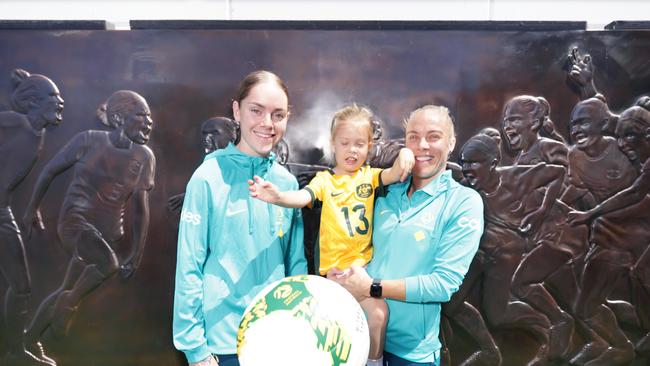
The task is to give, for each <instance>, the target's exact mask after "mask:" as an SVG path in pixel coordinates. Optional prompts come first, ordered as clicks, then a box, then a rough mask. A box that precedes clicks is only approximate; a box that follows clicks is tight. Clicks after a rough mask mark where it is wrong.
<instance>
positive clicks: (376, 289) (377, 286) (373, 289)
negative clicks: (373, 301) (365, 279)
mask: <svg viewBox="0 0 650 366" xmlns="http://www.w3.org/2000/svg"><path fill="white" fill-rule="evenodd" d="M370 296H371V297H376V298H379V297H381V280H377V279H375V280H373V281H372V285H370Z"/></svg>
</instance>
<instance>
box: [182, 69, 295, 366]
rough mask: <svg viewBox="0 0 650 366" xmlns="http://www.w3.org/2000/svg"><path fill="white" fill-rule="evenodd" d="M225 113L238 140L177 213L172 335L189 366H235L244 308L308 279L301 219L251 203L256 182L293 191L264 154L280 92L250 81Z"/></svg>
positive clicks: (219, 153) (277, 118) (277, 127)
mask: <svg viewBox="0 0 650 366" xmlns="http://www.w3.org/2000/svg"><path fill="white" fill-rule="evenodd" d="M232 110H233V115H234V119H235V120H236V121H237V122H239V125H240V131H241V134H240V135H241V137H240V140H239V142H238V143H237V144H236V145H235V144H232V143H231V144H229V145H228V146H227V147H226V148H224V149H219V150H216V151H214V152H212V153H210V154H208V155H207V156H206V157H205V159H204V161H203V164H201V166H199V168H198V169H197V170H196V171H195V172H194V174H193V175H192V178H191V179H190V181H189V183H188V184H187V190H186V195H185V202H184V204H183V210H182V212H181V221H180V226H179V233H178V257H177V258H178V259H177V264H176V289H175V295H174V329H173V333H174V345H175V346H176V348H178V349H179V350H181V351H183V352H184V353H185V356H186V357H187V360H188V362H189V364H190V365H192V366H198V365H217V362H218V364H219V365H221V366H236V365H239V361H238V360H237V355H236V351H237V329H238V326H239V321H240V319H241V317H242V315H243V314H244V310H245V309H246V306H247V305H248V304H249V302H250V301H251V300H252V299H253V297H254V296H255V295H256V294H257V292H258V291H259V290H260V289H261V288H264V286H266V285H268V284H270V283H272V282H274V281H276V280H278V279H281V278H283V277H285V276H289V275H296V274H304V273H307V263H306V261H305V258H304V251H303V226H302V218H301V216H300V212H299V211H298V210H297V209H290V208H283V207H279V206H274V205H271V204H268V203H266V202H262V201H260V200H255V199H253V198H252V197H250V194H249V190H248V180H249V179H253V176H255V175H257V176H260V177H263V178H264V179H266V180H268V181H271V182H273V183H274V184H275V185H277V186H278V187H280V188H281V189H282V190H295V189H297V188H298V182H297V181H296V179H295V178H294V177H293V176H292V175H291V174H290V173H289V172H288V171H287V170H286V169H285V168H283V167H282V166H281V165H280V164H278V162H277V161H276V158H275V154H273V153H272V150H273V148H274V147H275V146H276V145H277V144H278V143H279V141H280V140H281V139H282V136H283V135H284V131H285V129H286V126H287V120H288V118H289V93H288V89H287V87H286V85H285V84H284V82H283V81H282V80H281V79H280V78H279V77H278V76H277V75H275V74H273V73H271V72H268V71H255V72H252V73H250V74H249V75H248V76H246V77H245V78H244V80H243V81H242V83H241V84H240V87H239V90H238V92H237V94H236V96H235V98H234V100H233V102H232ZM217 360H218V361H217Z"/></svg>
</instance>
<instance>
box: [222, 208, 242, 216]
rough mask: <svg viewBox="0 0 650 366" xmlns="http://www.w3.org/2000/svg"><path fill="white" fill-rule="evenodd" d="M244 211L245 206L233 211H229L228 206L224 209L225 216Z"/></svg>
mask: <svg viewBox="0 0 650 366" xmlns="http://www.w3.org/2000/svg"><path fill="white" fill-rule="evenodd" d="M245 211H246V209H245V208H241V209H239V210H235V211H230V208H228V209H226V216H234V215H237V214H240V213H242V212H245Z"/></svg>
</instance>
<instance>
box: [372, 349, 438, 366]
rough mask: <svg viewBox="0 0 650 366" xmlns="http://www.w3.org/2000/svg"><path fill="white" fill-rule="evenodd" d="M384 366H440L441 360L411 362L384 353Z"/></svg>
mask: <svg viewBox="0 0 650 366" xmlns="http://www.w3.org/2000/svg"><path fill="white" fill-rule="evenodd" d="M384 365H386V366H439V365H440V360H439V359H438V357H436V361H435V362H424V363H419V362H411V361H407V360H405V359H403V358H400V357H397V356H395V355H394V354H392V353H388V352H384Z"/></svg>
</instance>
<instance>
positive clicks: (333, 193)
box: [332, 191, 343, 197]
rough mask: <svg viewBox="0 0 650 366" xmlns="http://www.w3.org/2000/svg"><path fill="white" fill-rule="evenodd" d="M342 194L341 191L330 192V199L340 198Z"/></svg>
mask: <svg viewBox="0 0 650 366" xmlns="http://www.w3.org/2000/svg"><path fill="white" fill-rule="evenodd" d="M342 194H343V191H338V192H332V197H336V196H340V195H342Z"/></svg>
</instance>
